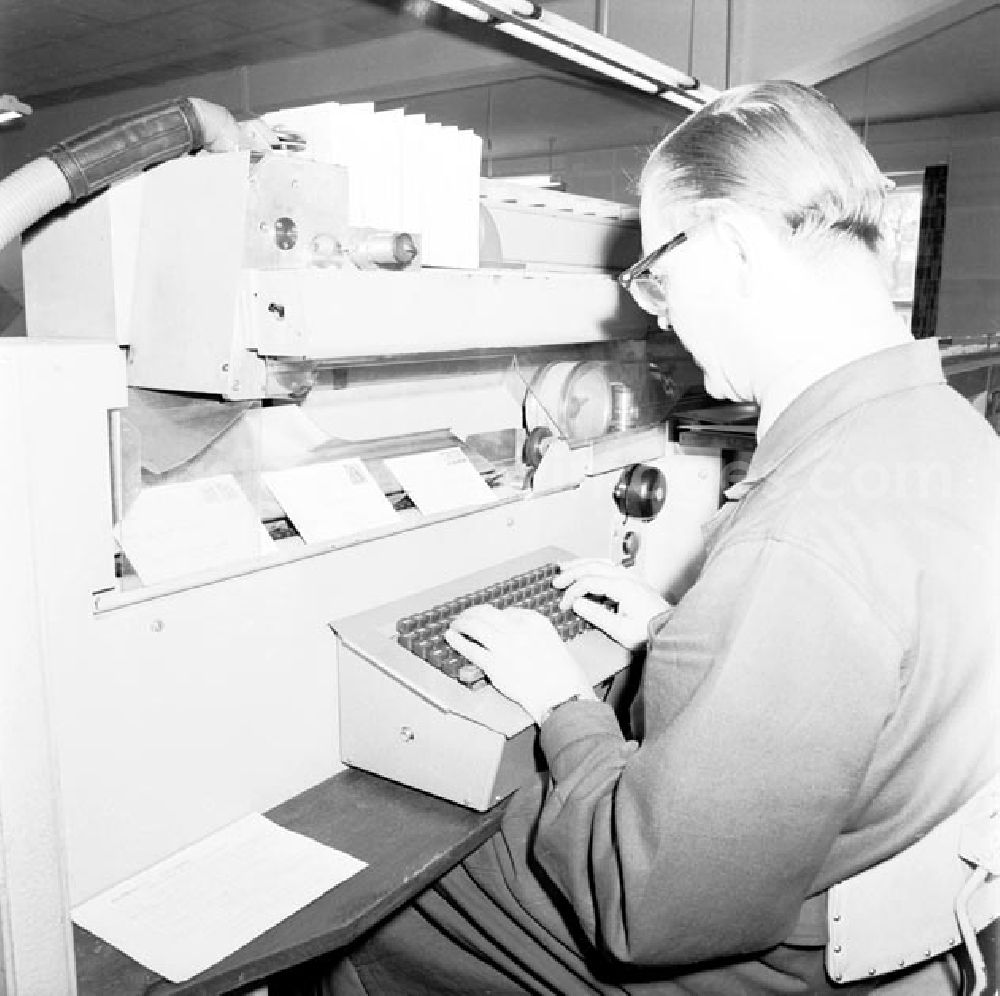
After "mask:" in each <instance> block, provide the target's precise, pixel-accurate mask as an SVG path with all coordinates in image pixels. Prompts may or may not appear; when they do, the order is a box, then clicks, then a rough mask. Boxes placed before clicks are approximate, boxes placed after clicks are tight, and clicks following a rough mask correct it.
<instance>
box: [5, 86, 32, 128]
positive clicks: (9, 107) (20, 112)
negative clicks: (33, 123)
mask: <svg viewBox="0 0 1000 996" xmlns="http://www.w3.org/2000/svg"><path fill="white" fill-rule="evenodd" d="M30 113H31V108H30V107H29V106H28V105H27V104H23V103H21V101H20V100H18V99H17V97H12V96H11V95H10V94H9V93H5V94H3V95H2V96H0V125H5V124H9V123H10V122H11V121H17V120H18V118H26V117H27V116H28V115H29V114H30Z"/></svg>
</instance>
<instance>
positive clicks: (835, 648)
mask: <svg viewBox="0 0 1000 996" xmlns="http://www.w3.org/2000/svg"><path fill="white" fill-rule="evenodd" d="M901 658H902V649H901V646H900V643H899V640H898V639H897V637H896V636H895V635H894V634H893V633H892V632H890V631H889V630H888V629H887V628H886V627H885V625H884V624H883V623H882V622H881V621H880V620H879V618H878V617H877V615H876V610H875V608H874V607H873V606H872V604H871V600H870V599H868V598H866V597H865V596H864V595H863V593H861V592H860V591H858V590H857V589H856V588H855V587H854V585H853V584H852V583H851V582H850V581H849V580H848V579H846V578H845V577H843V576H841V574H839V573H838V571H837V570H836V569H834V568H833V567H831V566H829V565H828V564H826V563H824V562H823V561H822V560H820V559H819V558H818V557H817V556H816V555H814V554H813V553H811V552H809V551H807V550H804V549H802V548H801V547H798V546H796V545H793V544H790V543H787V542H783V541H778V540H767V541H764V542H761V543H740V544H734V545H731V546H730V547H729V548H724V549H720V550H718V551H717V552H716V554H715V555H713V557H712V559H711V561H710V562H709V564H708V565H707V566H706V569H705V572H704V573H703V575H702V577H701V578H700V579H699V581H698V583H697V584H696V585H695V586H694V587H693V588H692V589H691V590H690V591H689V592H688V593H687V595H686V596H685V597H684V599H683V600H682V602H681V604H680V605H679V606H678V608H677V609H676V610H675V612H674V613H673V615H672V616H671V618H670V619H669V621H668V622H667V623H666V625H665V626H664V628H663V629H662V630H661V631H660V633H658V634H657V635H656V637H655V639H654V640H653V641H652V644H651V648H650V653H649V657H648V659H647V663H646V670H645V674H644V676H643V697H644V703H645V713H646V714H645V736H644V739H643V741H642V743H641V745H636V744H629V743H626V742H625V741H624V740H623V738H622V735H621V733H620V731H619V730H618V728H617V725H616V724H615V722H614V718H613V716H612V715H611V712H610V710H608V709H607V708H606V707H604V706H602V705H601V704H600V703H587V702H581V703H573V704H570V705H568V706H566V707H564V708H563V709H560V710H558V711H557V712H556V713H555V714H553V716H552V718H551V719H550V720H549V721H548V722H547V723H545V724H544V726H543V729H542V740H541V742H542V748H543V750H544V752H545V754H546V757H547V760H548V763H549V770H550V772H551V776H552V791H550V792H549V794H548V797H547V799H546V802H545V805H544V806H543V809H542V812H541V816H540V820H539V825H538V831H537V837H536V841H535V856H536V858H537V859H538V861H539V862H540V864H541V865H542V867H543V868H544V869H545V871H546V873H547V874H548V876H549V877H550V878H551V880H552V881H553V883H554V884H555V885H556V886H557V888H558V889H559V890H560V891H561V892H562V893H563V894H564V895H565V897H566V898H567V899H568V900H569V902H570V903H571V904H572V906H573V908H574V909H575V911H576V913H577V916H578V918H579V921H580V924H581V926H582V927H583V929H584V931H585V932H586V933H587V935H588V936H589V938H590V939H591V941H592V942H593V943H594V944H595V946H597V947H598V948H599V949H601V950H602V951H603V952H604V953H605V954H607V955H609V956H611V957H613V958H616V959H619V960H622V961H626V962H633V963H636V964H657V965H671V964H673V965H682V964H690V963H693V962H700V961H704V960H707V959H711V958H717V957H725V956H729V955H738V954H745V953H749V952H752V951H759V950H762V949H764V948H767V947H770V946H772V945H774V944H777V943H779V942H780V941H782V940H783V939H784V938H785V937H787V935H788V933H789V931H790V930H791V928H792V927H793V926H794V924H795V922H796V919H797V916H798V912H799V908H800V905H801V903H802V900H803V899H804V898H805V896H806V895H807V893H808V892H809V890H810V886H811V885H813V883H814V881H815V879H816V877H817V874H818V872H819V870H820V868H821V866H822V865H823V862H824V861H825V860H826V858H827V857H828V854H829V852H830V848H831V846H832V844H833V842H834V840H835V838H836V837H837V835H838V834H839V833H840V832H842V831H843V830H845V828H847V827H848V826H849V824H850V820H851V817H852V809H853V807H854V806H855V805H856V795H857V793H858V789H859V787H860V785H861V782H862V779H863V777H864V774H865V771H866V768H867V766H868V764H869V761H870V759H871V756H872V754H873V751H874V749H875V744H876V741H877V739H878V737H879V732H880V730H881V729H882V727H883V725H884V723H885V722H886V720H887V718H888V717H889V715H890V714H891V712H892V710H893V708H894V706H895V703H896V697H897V694H898V672H899V665H900V661H901Z"/></svg>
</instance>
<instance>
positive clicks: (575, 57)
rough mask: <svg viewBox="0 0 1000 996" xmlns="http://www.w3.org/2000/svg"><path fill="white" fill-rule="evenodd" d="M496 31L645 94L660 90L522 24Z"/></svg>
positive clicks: (645, 81) (508, 25) (631, 74)
mask: <svg viewBox="0 0 1000 996" xmlns="http://www.w3.org/2000/svg"><path fill="white" fill-rule="evenodd" d="M496 29H497V31H502V32H503V33H504V34H506V35H510V36H511V37H513V38H518V39H520V40H521V41H524V42H527V43H528V44H529V45H537V46H538V47H539V48H544V49H545V51H546V52H551V53H552V54H553V55H558V56H560V57H561V58H563V59H568V60H569V61H570V62H575V63H576V64H577V65H579V66H583V67H584V68H586V69H591V70H593V71H594V72H595V73H599V74H600V75H602V76H608V77H610V78H611V79H614V80H618V81H619V82H620V83H625V84H626V85H628V86H631V87H634V88H635V89H636V90H642V91H644V92H645V93H656V92H657V91H658V90H659V87H658V86H657V85H656V84H655V83H651V82H650V81H649V80H645V79H643V78H642V77H641V76H636V75H635V74H634V73H628V72H625V70H624V69H619V68H618V67H617V66H614V65H612V64H611V63H609V62H605V61H604V60H603V59H597V58H594V57H593V56H592V55H588V54H587V53H586V52H581V51H579V50H578V49H575V48H573V47H572V46H570V45H564V44H563V43H562V42H558V41H555V40H554V39H552V38H549V37H548V36H547V35H542V34H539V33H538V32H537V31H531V30H530V29H529V28H524V27H522V26H521V25H520V24H512V23H510V22H505V23H504V24H497V25H496Z"/></svg>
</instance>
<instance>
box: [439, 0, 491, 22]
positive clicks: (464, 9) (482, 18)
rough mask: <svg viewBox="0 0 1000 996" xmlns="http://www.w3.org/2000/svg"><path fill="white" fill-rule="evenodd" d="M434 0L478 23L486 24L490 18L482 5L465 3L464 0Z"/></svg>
mask: <svg viewBox="0 0 1000 996" xmlns="http://www.w3.org/2000/svg"><path fill="white" fill-rule="evenodd" d="M434 2H435V3H437V4H439V5H440V6H442V7H447V8H448V10H453V11H454V12H455V13H456V14H464V15H465V16H466V17H470V18H472V20H473V21H479V22H480V24H486V23H487V21H489V19H490V15H489V14H488V13H487V12H486V11H485V10H483V9H482V7H476V6H474V5H473V4H471V3H466V0H434Z"/></svg>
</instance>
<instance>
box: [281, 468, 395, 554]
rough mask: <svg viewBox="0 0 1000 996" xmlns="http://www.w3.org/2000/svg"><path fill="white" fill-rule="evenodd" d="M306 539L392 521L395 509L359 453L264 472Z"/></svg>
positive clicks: (315, 539)
mask: <svg viewBox="0 0 1000 996" xmlns="http://www.w3.org/2000/svg"><path fill="white" fill-rule="evenodd" d="M261 476H262V477H263V478H264V483H265V484H267V486H268V487H269V488H270V489H271V491H272V492H273V494H274V497H275V498H277V499H278V502H279V504H280V505H281V507H282V508H283V509H284V510H285V514H286V515H287V516H288V518H289V519H291V520H292V522H293V523H294V525H295V528H296V529H297V530H298V531H299V535H300V536H301V537H302V538H303V539H304V540H305V541H306V542H307V543H320V542H322V541H323V540H328V539H337V538H338V537H340V536H350V535H351V534H352V533H360V532H364V531H365V530H368V529H377V528H378V527H379V526H391V525H392V524H393V523H395V522H396V521H397V519H398V516H397V514H396V510H395V509H394V508H393V507H392V505H391V503H390V502H389V499H388V498H386V496H385V495H384V494H383V493H382V489H381V488H380V487H379V486H378V484H377V483H376V482H375V478H374V477H372V475H371V474H370V473H369V472H368V468H367V467H366V466H365V465H364V464H363V463H362V462H361V460H360V459H359V458H357V457H352V458H351V459H348V460H337V461H335V462H331V463H313V464H307V465H305V466H303V467H291V468H289V469H288V470H275V471H269V472H267V473H264V474H262V475H261Z"/></svg>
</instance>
